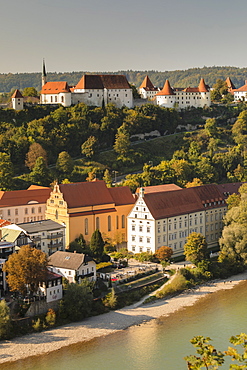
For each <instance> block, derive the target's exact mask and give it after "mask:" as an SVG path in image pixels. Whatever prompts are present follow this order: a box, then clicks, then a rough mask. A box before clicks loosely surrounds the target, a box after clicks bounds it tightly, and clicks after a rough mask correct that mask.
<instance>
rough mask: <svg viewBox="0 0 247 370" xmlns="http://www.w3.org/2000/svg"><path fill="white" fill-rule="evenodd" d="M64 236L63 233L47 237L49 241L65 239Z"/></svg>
mask: <svg viewBox="0 0 247 370" xmlns="http://www.w3.org/2000/svg"><path fill="white" fill-rule="evenodd" d="M63 237H64V234H63V233H58V234H49V235H47V239H52V240H53V239H58V238H63Z"/></svg>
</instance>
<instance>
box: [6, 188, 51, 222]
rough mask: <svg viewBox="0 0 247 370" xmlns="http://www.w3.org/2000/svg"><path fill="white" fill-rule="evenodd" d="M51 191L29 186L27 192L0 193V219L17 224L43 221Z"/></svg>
mask: <svg viewBox="0 0 247 370" xmlns="http://www.w3.org/2000/svg"><path fill="white" fill-rule="evenodd" d="M50 193H51V189H50V188H48V187H43V186H38V185H31V186H30V187H29V188H28V189H27V190H13V191H0V218H1V219H4V220H7V221H9V222H12V223H15V224H19V223H23V222H29V221H40V220H44V219H45V210H46V201H47V199H48V198H49V196H50Z"/></svg>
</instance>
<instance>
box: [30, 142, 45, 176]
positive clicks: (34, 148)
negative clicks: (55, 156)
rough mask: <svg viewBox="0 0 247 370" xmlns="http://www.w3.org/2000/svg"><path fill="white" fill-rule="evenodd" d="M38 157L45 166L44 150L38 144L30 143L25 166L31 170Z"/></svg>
mask: <svg viewBox="0 0 247 370" xmlns="http://www.w3.org/2000/svg"><path fill="white" fill-rule="evenodd" d="M39 157H43V158H44V160H45V162H46V164H47V153H46V151H45V149H44V148H43V147H42V146H41V145H40V144H39V143H32V144H31V145H30V147H29V151H28V152H27V155H26V160H25V165H26V166H27V167H28V168H29V169H30V170H32V169H33V167H34V165H35V163H36V160H37V159H38V158H39Z"/></svg>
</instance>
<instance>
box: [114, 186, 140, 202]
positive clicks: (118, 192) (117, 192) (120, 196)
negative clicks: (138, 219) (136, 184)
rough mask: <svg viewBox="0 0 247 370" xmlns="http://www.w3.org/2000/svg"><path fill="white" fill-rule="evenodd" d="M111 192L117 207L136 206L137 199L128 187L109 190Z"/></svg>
mask: <svg viewBox="0 0 247 370" xmlns="http://www.w3.org/2000/svg"><path fill="white" fill-rule="evenodd" d="M108 189H109V192H110V194H111V196H112V198H113V200H114V202H115V205H116V206H122V205H127V204H134V203H135V198H134V196H133V195H132V193H131V191H130V188H129V187H128V186H120V187H116V188H108Z"/></svg>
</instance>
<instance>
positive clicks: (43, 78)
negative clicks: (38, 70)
mask: <svg viewBox="0 0 247 370" xmlns="http://www.w3.org/2000/svg"><path fill="white" fill-rule="evenodd" d="M46 82H47V81H46V70H45V59H43V70H42V87H43V86H44V85H45V84H46Z"/></svg>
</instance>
